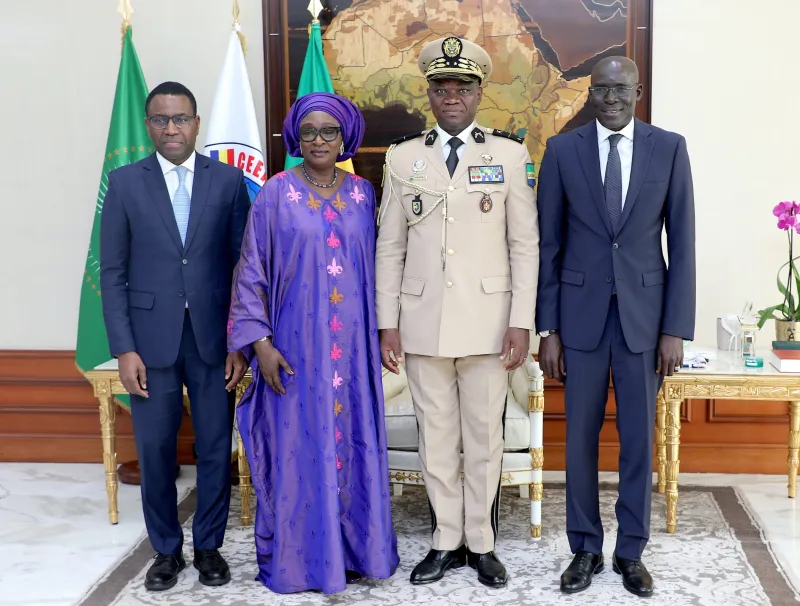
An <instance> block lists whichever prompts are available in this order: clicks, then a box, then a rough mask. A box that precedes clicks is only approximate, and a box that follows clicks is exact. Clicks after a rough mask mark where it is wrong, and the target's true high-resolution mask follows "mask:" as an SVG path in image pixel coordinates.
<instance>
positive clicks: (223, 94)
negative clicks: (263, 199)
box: [204, 29, 267, 202]
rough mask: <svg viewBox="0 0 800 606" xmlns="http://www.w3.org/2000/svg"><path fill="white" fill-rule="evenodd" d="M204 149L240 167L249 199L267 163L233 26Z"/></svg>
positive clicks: (257, 188)
mask: <svg viewBox="0 0 800 606" xmlns="http://www.w3.org/2000/svg"><path fill="white" fill-rule="evenodd" d="M204 151H205V153H206V155H208V156H210V157H211V158H213V159H214V160H219V161H220V162H224V163H225V164H232V165H233V166H236V167H238V168H241V169H242V171H243V172H244V179H245V184H246V185H247V192H248V193H249V194H250V201H251V202H252V201H253V200H254V199H255V197H256V195H257V194H258V192H259V191H260V190H261V186H262V185H264V183H265V182H266V180H267V166H266V163H265V162H264V154H263V153H262V147H261V136H260V135H259V134H258V122H257V121H256V108H255V105H254V104H253V92H252V90H251V88H250V79H249V78H248V76H247V66H246V65H245V62H244V52H242V45H241V42H240V41H239V36H238V33H237V30H235V29H234V30H233V31H231V37H230V41H229V42H228V53H227V54H226V55H225V63H224V64H223V66H222V72H221V73H220V76H219V81H218V82H217V92H216V94H215V96H214V105H213V106H212V107H211V118H210V119H209V120H208V134H207V135H206V146H205V148H204Z"/></svg>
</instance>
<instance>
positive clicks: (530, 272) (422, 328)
mask: <svg viewBox="0 0 800 606" xmlns="http://www.w3.org/2000/svg"><path fill="white" fill-rule="evenodd" d="M496 133H497V131H493V130H492V129H487V128H483V127H476V128H475V129H473V131H472V133H471V136H470V137H469V139H468V142H467V144H466V146H465V149H464V150H463V153H462V155H461V158H460V159H459V161H458V165H457V166H456V169H455V172H454V173H453V176H452V178H451V177H450V175H449V173H448V170H447V168H446V166H445V158H444V154H443V151H442V144H441V141H439V140H437V138H438V137H437V133H436V131H435V130H433V131H430V132H425V133H421V134H419V135H417V136H416V137H413V138H409V139H408V140H405V141H403V142H401V143H399V144H397V145H393V146H392V147H391V148H390V149H389V152H387V164H386V167H385V177H384V190H383V199H382V201H381V209H380V216H379V223H380V228H379V232H378V244H377V252H376V288H377V313H378V327H379V328H380V329H388V328H399V330H400V336H401V342H402V347H403V353H404V356H405V361H406V371H407V375H408V378H409V386H410V389H411V393H412V396H413V399H414V405H415V410H416V414H417V420H418V422H419V428H420V458H421V461H422V468H423V476H424V479H425V485H426V488H427V491H428V497H429V499H430V501H431V507H432V510H433V514H434V534H433V547H434V549H447V550H451V549H456V548H457V547H458V546H460V545H461V544H463V543H464V542H465V539H466V543H467V546H468V547H469V548H470V550H472V551H473V552H475V553H486V552H488V551H491V550H493V549H494V541H495V535H496V529H497V507H498V499H499V483H500V471H501V464H502V453H503V427H502V418H503V412H504V408H505V401H506V395H507V389H508V374H507V372H506V371H505V370H504V368H503V364H504V363H503V361H501V360H500V359H499V355H500V353H501V350H502V345H503V337H504V336H505V333H506V330H507V329H508V328H509V327H515V328H523V329H527V330H533V327H534V313H535V312H534V310H535V302H536V284H537V277H538V269H539V252H538V251H539V230H538V222H537V212H536V204H535V199H534V192H533V188H532V181H529V180H528V174H527V171H526V168H527V167H528V165H529V163H530V157H529V155H528V152H527V149H526V148H525V146H524V145H522V144H521V143H520V140H514V139H516V138H515V137H513V136H510V135H508V134H507V133H497V134H496ZM498 167H500V169H498ZM501 171H502V173H501ZM526 353H527V352H526ZM462 448H463V453H464V468H463V469H464V484H463V489H462V484H461V480H460V453H461V452H462Z"/></svg>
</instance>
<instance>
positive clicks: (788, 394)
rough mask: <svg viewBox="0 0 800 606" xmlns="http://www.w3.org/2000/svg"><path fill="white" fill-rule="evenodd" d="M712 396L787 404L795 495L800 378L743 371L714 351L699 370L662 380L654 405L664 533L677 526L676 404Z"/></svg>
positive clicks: (771, 371) (678, 412)
mask: <svg viewBox="0 0 800 606" xmlns="http://www.w3.org/2000/svg"><path fill="white" fill-rule="evenodd" d="M693 398H694V399H696V398H703V399H706V398H714V399H730V400H772V401H780V402H784V401H789V457H788V468H789V470H788V471H789V484H788V487H789V498H794V497H795V496H796V493H797V467H798V463H799V462H800V456H799V453H800V374H794V373H792V374H790V373H781V372H778V371H777V370H776V369H775V368H774V367H772V366H771V365H770V364H769V362H767V361H765V362H764V368H745V366H744V364H743V362H742V361H741V360H740V358H738V357H737V356H736V355H735V353H733V352H723V351H720V352H718V353H717V359H715V360H711V361H710V362H709V364H708V366H707V367H706V368H703V369H682V370H681V371H680V372H678V373H677V374H675V375H673V376H671V377H665V378H664V383H663V385H662V388H661V391H660V392H659V394H658V402H657V404H656V425H657V430H656V446H657V460H658V491H659V492H660V493H662V494H664V493H666V495H667V532H669V533H674V532H675V529H676V527H677V524H678V471H679V468H680V460H679V456H678V449H679V446H680V433H681V421H680V418H681V404H682V403H683V401H684V400H689V399H693Z"/></svg>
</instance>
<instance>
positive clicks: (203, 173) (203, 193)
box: [184, 154, 211, 251]
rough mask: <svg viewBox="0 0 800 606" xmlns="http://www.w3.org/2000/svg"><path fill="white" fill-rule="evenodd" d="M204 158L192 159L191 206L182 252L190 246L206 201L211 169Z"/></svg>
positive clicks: (200, 156) (197, 156) (199, 155)
mask: <svg viewBox="0 0 800 606" xmlns="http://www.w3.org/2000/svg"><path fill="white" fill-rule="evenodd" d="M209 165H210V163H209V161H208V158H207V157H206V156H203V155H201V154H196V155H195V159H194V181H193V183H192V205H191V207H190V209H189V226H188V227H187V228H186V246H184V251H186V250H189V247H190V246H191V245H192V240H193V239H194V235H195V234H196V233H197V227H198V225H200V219H201V218H202V216H203V211H204V210H205V209H206V202H207V201H208V189H209V185H210V184H211V169H210V168H209Z"/></svg>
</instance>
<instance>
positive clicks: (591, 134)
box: [577, 120, 614, 236]
mask: <svg viewBox="0 0 800 606" xmlns="http://www.w3.org/2000/svg"><path fill="white" fill-rule="evenodd" d="M578 135H580V137H581V139H580V140H579V141H578V142H577V147H578V158H580V162H581V167H582V168H583V173H584V175H585V176H586V182H587V183H588V184H589V189H590V190H591V192H592V198H594V202H595V204H596V205H597V210H598V211H599V212H600V217H601V218H602V219H603V225H605V226H606V230H607V231H608V233H609V235H612V236H613V235H614V230H612V229H611V220H610V219H609V218H608V209H607V208H606V196H605V193H604V191H603V178H602V176H601V175H600V151H599V149H600V148H599V146H598V141H597V124H596V123H595V121H594V120H592V121H591V122H589V123H588V124H587V125H586V126H583V127H582V128H580V129H579V130H578Z"/></svg>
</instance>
